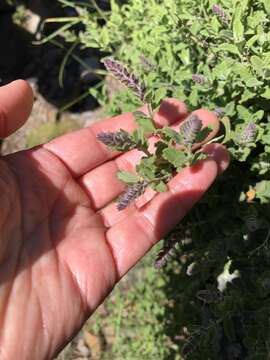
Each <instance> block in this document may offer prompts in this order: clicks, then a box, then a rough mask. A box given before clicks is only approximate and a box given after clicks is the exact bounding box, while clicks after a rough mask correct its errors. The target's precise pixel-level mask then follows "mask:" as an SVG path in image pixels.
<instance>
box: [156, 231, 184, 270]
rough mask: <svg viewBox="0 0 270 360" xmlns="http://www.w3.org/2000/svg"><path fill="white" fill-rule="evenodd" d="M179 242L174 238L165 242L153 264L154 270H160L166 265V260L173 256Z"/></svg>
mask: <svg viewBox="0 0 270 360" xmlns="http://www.w3.org/2000/svg"><path fill="white" fill-rule="evenodd" d="M179 241H180V239H176V238H175V237H172V238H171V239H168V240H166V242H165V244H164V246H163V248H162V249H161V250H160V251H159V253H158V255H157V258H156V261H155V264H154V266H155V268H156V269H161V268H163V267H164V266H165V265H166V264H167V262H168V260H169V259H170V258H171V257H172V256H173V255H174V254H175V252H176V248H177V246H178V244H179Z"/></svg>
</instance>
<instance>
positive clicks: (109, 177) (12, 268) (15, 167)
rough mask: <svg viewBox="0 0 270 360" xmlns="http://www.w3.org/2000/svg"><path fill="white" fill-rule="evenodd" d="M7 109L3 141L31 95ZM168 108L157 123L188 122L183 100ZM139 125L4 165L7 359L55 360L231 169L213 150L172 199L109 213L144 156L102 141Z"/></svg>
mask: <svg viewBox="0 0 270 360" xmlns="http://www.w3.org/2000/svg"><path fill="white" fill-rule="evenodd" d="M19 85H20V86H21V88H24V90H23V91H24V95H23V94H22V89H21V92H20V93H19V94H17V100H12V99H14V98H12V97H11V96H9V94H6V93H5V91H4V89H7V90H8V89H9V91H10V92H11V93H13V95H14V96H15V95H16V94H15V92H16V91H17V90H18V89H19V87H20V86H19ZM16 89H17V90H16ZM19 90H20V89H19ZM17 92H18V91H17ZM11 95H12V94H11ZM23 96H24V98H23ZM10 99H11V100H10ZM27 99H28V100H27ZM0 100H2V101H3V100H5V101H3V103H5V104H6V107H7V108H8V102H9V101H10V102H11V103H10V106H9V108H8V111H6V113H7V116H6V117H3V118H1V101H0V136H1V135H2V136H4V135H6V134H9V133H11V132H12V131H14V130H15V128H18V127H19V126H20V125H21V123H22V122H23V121H24V120H26V118H27V115H28V113H29V110H30V108H31V95H29V89H28V90H27V91H25V84H22V83H19V82H18V83H13V85H10V87H9V88H7V87H3V88H0ZM27 102H28V106H25V104H26V103H27ZM164 104H165V105H164V106H163V110H162V107H161V109H160V110H159V113H158V114H157V116H156V120H158V121H159V122H160V123H161V125H164V124H171V123H173V122H176V121H181V119H183V118H184V117H185V116H186V115H187V114H186V108H185V106H184V105H183V104H182V103H180V102H178V101H175V100H172V101H166V102H164ZM168 105H169V106H168ZM27 107H28V110H25V111H24V110H23V109H26V108H27ZM164 108H165V110H164ZM14 109H15V110H14ZM16 109H18V110H16ZM161 110H162V111H161ZM14 111H15V113H14ZM16 111H17V113H16ZM199 111H200V117H201V119H202V121H203V122H204V124H212V125H213V124H214V128H215V127H216V129H217V128H218V126H217V119H216V117H215V116H214V115H213V114H212V113H209V112H207V111H205V110H199ZM12 112H13V113H12ZM23 112H24V115H22V113H23ZM21 118H23V120H20V119H21ZM10 119H11V120H10ZM14 119H15V120H14ZM5 120H9V121H5ZM9 124H11V125H10V128H8V126H9ZM135 126H136V125H135V123H134V119H133V117H132V115H131V114H124V115H122V116H119V117H117V118H114V119H109V120H107V121H104V122H101V123H100V124H97V125H96V126H93V127H92V128H89V129H83V130H80V131H78V132H76V133H73V134H70V135H66V136H64V137H61V138H58V139H56V140H54V141H52V142H50V143H48V144H46V145H44V146H41V147H39V148H36V149H33V150H30V151H24V152H20V153H17V154H12V155H8V156H6V157H4V158H2V159H0V281H1V282H0V284H1V287H0V321H1V331H0V358H1V359H8V360H12V359H17V358H18V354H20V358H21V359H49V358H51V357H52V356H53V355H54V354H55V353H56V352H57V351H58V350H60V349H61V348H62V347H63V346H64V345H65V343H66V342H67V341H68V340H70V339H71V337H72V336H73V335H74V334H75V333H76V332H77V331H78V330H79V329H80V327H81V326H82V324H83V322H84V321H85V320H86V319H87V317H88V316H89V315H90V314H91V313H92V312H93V311H94V309H95V308H96V307H97V306H98V305H99V304H100V303H101V302H102V300H103V299H104V297H105V296H106V295H107V294H108V293H109V292H110V291H111V289H112V288H113V286H114V285H115V283H116V282H117V281H118V280H119V279H120V278H121V277H122V276H123V275H124V274H125V273H126V272H127V271H128V270H129V269H130V268H131V267H132V266H133V265H134V264H135V263H136V262H137V261H138V260H139V259H140V258H141V257H142V256H143V255H144V254H145V253H146V252H147V251H148V250H149V249H150V248H151V247H152V246H153V244H154V243H155V242H157V241H158V240H159V239H160V238H161V237H162V236H163V235H164V234H165V233H166V232H168V231H169V230H170V229H171V228H172V227H173V226H174V225H175V224H176V223H177V222H178V221H179V220H180V219H181V218H182V217H183V216H184V215H185V214H186V212H187V211H188V210H189V209H190V208H191V207H192V206H193V205H194V203H196V201H198V199H199V198H200V197H201V196H202V195H203V193H204V192H205V191H206V190H207V189H208V187H209V186H210V185H211V183H212V182H213V181H214V179H215V177H216V175H217V174H218V172H219V171H223V170H224V169H225V168H226V167H227V165H228V157H227V154H226V152H225V151H224V150H223V149H222V148H221V147H219V146H218V147H217V146H215V145H213V146H212V148H211V149H210V148H209V153H210V155H211V156H210V158H209V159H208V160H205V161H203V162H201V164H200V165H199V166H198V167H197V169H185V170H183V171H182V172H181V173H180V174H178V175H177V176H175V178H174V179H172V180H171V182H170V184H169V189H170V191H168V192H166V193H162V194H158V195H156V196H155V197H153V198H151V199H150V200H151V201H149V199H148V200H147V201H148V202H147V204H146V205H144V206H143V207H141V208H140V207H139V208H138V206H135V205H133V206H130V208H128V209H126V210H124V211H122V212H121V214H120V213H119V212H118V211H117V210H116V206H115V204H111V201H112V200H113V198H114V197H116V196H117V195H119V194H120V193H121V192H122V190H123V184H122V183H121V182H119V181H118V180H116V176H115V174H116V171H117V170H119V169H120V170H131V169H133V168H134V164H135V163H136V161H138V159H139V158H140V157H141V154H140V153H139V152H137V151H136V150H133V151H131V152H129V153H127V154H124V155H120V156H118V157H116V154H113V153H111V152H109V151H108V150H107V149H106V148H105V147H103V146H102V145H101V144H100V143H98V142H97V141H96V134H97V133H98V132H101V131H115V130H116V129H119V128H122V129H125V130H127V131H130V130H132V129H134V127H135ZM3 129H4V131H3ZM213 136H214V132H213Z"/></svg>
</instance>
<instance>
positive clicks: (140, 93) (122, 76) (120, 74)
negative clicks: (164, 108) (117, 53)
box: [103, 58, 145, 101]
mask: <svg viewBox="0 0 270 360" xmlns="http://www.w3.org/2000/svg"><path fill="white" fill-rule="evenodd" d="M103 63H104V65H105V67H106V69H107V70H108V71H109V72H110V73H112V75H114V76H115V77H116V78H117V79H118V80H119V81H120V82H121V83H122V84H124V85H126V86H127V87H128V88H130V89H131V90H133V92H134V94H135V95H136V96H137V97H138V98H139V99H140V100H141V101H143V99H144V95H145V94H144V93H145V88H144V86H143V85H142V84H140V82H139V80H138V79H137V77H136V76H135V75H134V74H131V73H130V72H129V71H128V70H127V68H126V67H125V66H124V65H123V64H121V63H120V62H118V61H115V60H114V59H108V58H107V59H105V60H103Z"/></svg>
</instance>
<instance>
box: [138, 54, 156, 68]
mask: <svg viewBox="0 0 270 360" xmlns="http://www.w3.org/2000/svg"><path fill="white" fill-rule="evenodd" d="M139 58H140V62H141V64H142V66H143V67H144V69H145V70H147V71H150V70H154V69H155V65H154V64H153V63H152V62H151V61H150V60H149V59H147V58H146V57H145V56H144V55H140V57H139Z"/></svg>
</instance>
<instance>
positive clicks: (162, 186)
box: [150, 181, 168, 192]
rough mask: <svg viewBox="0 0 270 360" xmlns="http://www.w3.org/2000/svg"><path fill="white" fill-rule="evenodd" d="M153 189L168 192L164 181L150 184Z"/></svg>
mask: <svg viewBox="0 0 270 360" xmlns="http://www.w3.org/2000/svg"><path fill="white" fill-rule="evenodd" d="M150 186H151V188H152V189H153V190H155V191H157V192H165V191H167V190H168V187H167V185H166V184H165V182H164V181H159V182H153V183H151V184H150Z"/></svg>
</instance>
